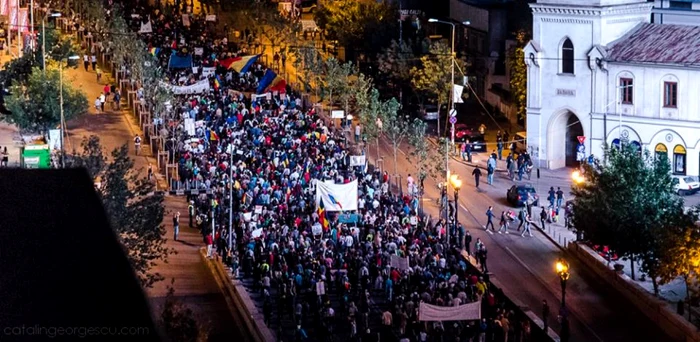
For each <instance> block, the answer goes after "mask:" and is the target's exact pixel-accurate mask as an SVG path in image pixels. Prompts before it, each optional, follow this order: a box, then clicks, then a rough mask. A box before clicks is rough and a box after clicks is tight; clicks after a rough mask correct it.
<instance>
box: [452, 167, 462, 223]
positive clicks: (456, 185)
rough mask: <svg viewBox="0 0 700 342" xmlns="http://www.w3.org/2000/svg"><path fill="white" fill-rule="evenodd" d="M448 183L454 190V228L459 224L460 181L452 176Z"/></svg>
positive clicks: (455, 176)
mask: <svg viewBox="0 0 700 342" xmlns="http://www.w3.org/2000/svg"><path fill="white" fill-rule="evenodd" d="M450 183H452V188H453V189H454V190H455V226H457V224H458V223H459V214H458V213H459V206H458V202H459V190H460V189H461V188H462V180H461V179H459V177H458V176H457V175H452V176H451V177H450Z"/></svg>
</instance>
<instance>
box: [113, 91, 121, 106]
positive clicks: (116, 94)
mask: <svg viewBox="0 0 700 342" xmlns="http://www.w3.org/2000/svg"><path fill="white" fill-rule="evenodd" d="M112 100H114V103H113V104H112V108H113V109H114V110H119V109H120V107H121V101H122V96H121V95H119V92H114V96H113V97H112Z"/></svg>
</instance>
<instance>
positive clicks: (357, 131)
mask: <svg viewBox="0 0 700 342" xmlns="http://www.w3.org/2000/svg"><path fill="white" fill-rule="evenodd" d="M361 133H362V126H360V124H359V123H358V124H357V125H355V143H357V144H359V143H360V134H361Z"/></svg>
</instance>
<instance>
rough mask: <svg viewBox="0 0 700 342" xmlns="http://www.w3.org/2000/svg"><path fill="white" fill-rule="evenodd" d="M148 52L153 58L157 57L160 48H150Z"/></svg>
mask: <svg viewBox="0 0 700 342" xmlns="http://www.w3.org/2000/svg"><path fill="white" fill-rule="evenodd" d="M148 51H149V52H150V53H151V55H153V56H158V53H159V52H160V48H156V47H154V48H151V49H150V50H148Z"/></svg>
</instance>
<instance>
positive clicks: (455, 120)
mask: <svg viewBox="0 0 700 342" xmlns="http://www.w3.org/2000/svg"><path fill="white" fill-rule="evenodd" d="M450 123H451V124H453V125H454V124H456V123H457V117H456V116H451V117H450Z"/></svg>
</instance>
